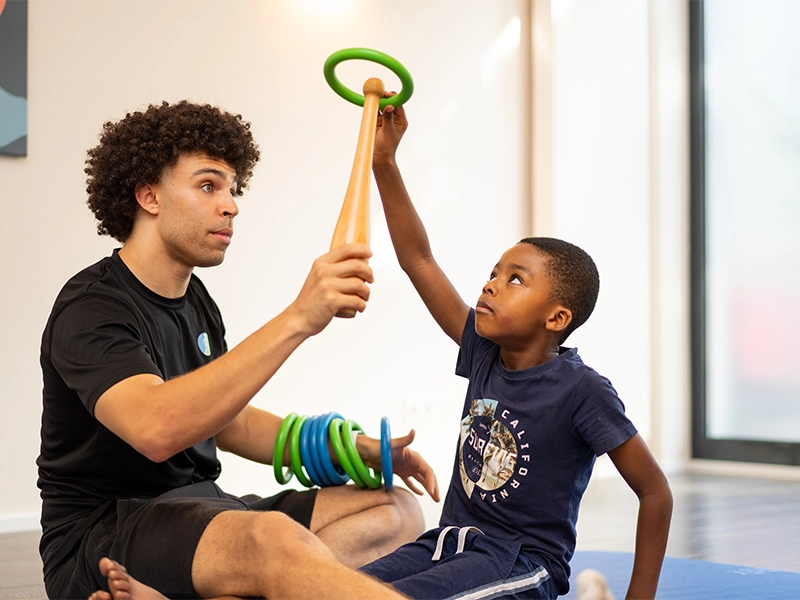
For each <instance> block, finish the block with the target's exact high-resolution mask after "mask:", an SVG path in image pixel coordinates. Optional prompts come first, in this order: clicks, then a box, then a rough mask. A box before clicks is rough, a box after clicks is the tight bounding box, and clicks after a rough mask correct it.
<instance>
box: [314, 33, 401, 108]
mask: <svg viewBox="0 0 800 600" xmlns="http://www.w3.org/2000/svg"><path fill="white" fill-rule="evenodd" d="M353 59H358V60H369V61H372V62H374V63H378V64H379V65H383V66H384V67H387V68H388V69H390V70H391V71H392V72H393V73H394V74H395V75H397V76H398V77H399V78H400V83H401V84H402V88H401V89H400V93H398V94H397V95H396V96H392V97H391V98H381V100H380V103H379V104H378V108H379V109H380V110H383V109H384V108H386V107H387V106H389V105H391V106H394V107H395V108H396V107H398V106H400V105H402V104H405V103H406V102H407V101H408V99H409V98H411V94H413V93H414V80H413V79H411V74H410V73H409V72H408V69H406V68H405V67H404V66H403V65H401V64H400V62H399V61H398V60H397V59H395V58H392V57H391V56H389V55H388V54H384V53H383V52H378V51H377V50H370V49H369V48H345V49H344V50H339V51H338V52H334V53H333V54H331V55H330V56H329V57H328V60H326V61H325V66H324V67H323V68H322V72H323V74H324V75H325V81H327V82H328V85H329V86H331V89H332V90H333V91H334V92H336V93H337V94H339V95H340V96H341V97H342V98H344V99H345V100H347V101H348V102H352V103H353V104H356V105H358V106H364V96H363V94H359V93H357V92H354V91H353V90H351V89H350V88H348V87H347V86H346V85H344V84H343V83H342V82H341V81H339V78H338V77H336V73H335V70H336V66H337V65H338V64H339V63H340V62H344V61H346V60H353Z"/></svg>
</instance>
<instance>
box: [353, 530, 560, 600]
mask: <svg viewBox="0 0 800 600" xmlns="http://www.w3.org/2000/svg"><path fill="white" fill-rule="evenodd" d="M361 570H362V571H363V572H365V573H368V574H369V575H372V576H373V577H375V578H377V579H380V580H381V581H384V582H386V583H389V584H391V585H392V586H394V587H395V588H396V589H397V590H399V591H400V592H402V593H403V594H406V595H407V596H410V597H411V598H415V599H416V600H425V599H431V600H442V599H447V600H450V599H455V598H463V599H475V600H477V599H479V598H480V599H489V598H519V599H522V598H556V597H558V590H557V588H556V584H555V582H554V581H553V578H552V577H551V576H550V573H548V572H547V569H546V568H545V561H544V560H543V559H542V558H541V557H539V556H537V555H535V554H532V553H530V552H522V551H521V544H520V543H518V542H511V541H507V540H498V539H496V538H491V537H489V536H487V535H483V534H482V533H480V531H479V530H477V529H476V528H474V527H462V528H458V527H439V528H438V529H432V530H430V531H427V532H425V533H423V534H422V535H421V536H420V537H419V539H417V540H416V541H415V542H411V543H410V544H406V545H404V546H401V547H400V548H399V549H397V550H396V551H394V552H392V553H391V554H389V555H388V556H384V557H383V558H379V559H378V560H376V561H374V562H372V563H370V564H368V565H366V566H364V567H362V569H361Z"/></svg>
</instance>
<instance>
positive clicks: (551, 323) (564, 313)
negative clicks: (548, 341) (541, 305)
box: [545, 305, 572, 332]
mask: <svg viewBox="0 0 800 600" xmlns="http://www.w3.org/2000/svg"><path fill="white" fill-rule="evenodd" d="M570 323H572V311H571V310H570V309H568V308H565V307H563V306H561V305H559V306H556V307H555V309H553V312H552V313H551V314H550V316H549V317H548V319H547V323H545V328H546V329H547V330H548V331H555V332H561V331H564V330H565V329H566V328H567V326H568V325H569V324H570Z"/></svg>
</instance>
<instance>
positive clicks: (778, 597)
mask: <svg viewBox="0 0 800 600" xmlns="http://www.w3.org/2000/svg"><path fill="white" fill-rule="evenodd" d="M570 565H571V566H572V576H571V577H570V591H569V594H567V595H566V596H564V598H574V597H575V578H576V577H577V576H578V573H580V572H581V571H582V570H583V569H595V570H597V571H600V572H601V573H602V574H603V575H604V576H605V578H606V581H607V582H608V587H609V589H610V590H611V593H612V594H614V598H616V600H623V598H625V591H626V590H627V589H628V582H629V581H630V576H631V568H632V567H633V554H632V553H630V552H595V551H579V552H576V553H575V556H574V557H573V558H572V561H570ZM799 566H800V565H799ZM656 598H657V600H659V599H660V600H731V599H736V600H749V599H751V598H752V599H754V600H755V599H758V600H764V599H767V598H768V599H769V600H798V599H800V573H790V572H788V571H771V570H768V569H755V568H752V567H741V566H736V565H726V564H721V563H712V562H706V561H702V560H689V559H686V558H672V557H669V556H668V557H666V558H665V559H664V567H663V568H662V570H661V579H660V580H659V584H658V593H657V594H656Z"/></svg>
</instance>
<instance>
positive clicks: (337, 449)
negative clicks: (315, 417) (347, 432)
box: [328, 417, 367, 488]
mask: <svg viewBox="0 0 800 600" xmlns="http://www.w3.org/2000/svg"><path fill="white" fill-rule="evenodd" d="M343 424H344V419H340V418H338V417H337V418H335V419H334V420H333V421H331V424H330V426H329V427H328V437H330V440H331V446H333V451H334V453H335V454H336V458H338V459H339V464H340V465H341V466H342V468H343V469H344V472H345V473H347V474H348V475H349V476H350V479H352V480H353V482H354V483H355V484H356V485H357V486H358V487H360V488H365V487H367V484H366V483H364V480H363V479H361V476H360V475H359V474H358V471H356V469H355V467H353V463H352V462H350V459H349V458H348V456H347V450H345V448H344V444H343V443H342V425H343Z"/></svg>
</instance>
